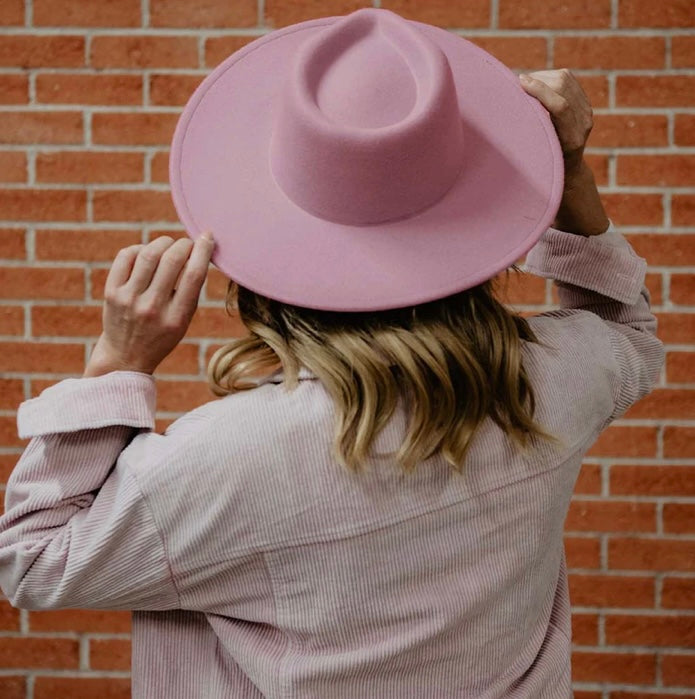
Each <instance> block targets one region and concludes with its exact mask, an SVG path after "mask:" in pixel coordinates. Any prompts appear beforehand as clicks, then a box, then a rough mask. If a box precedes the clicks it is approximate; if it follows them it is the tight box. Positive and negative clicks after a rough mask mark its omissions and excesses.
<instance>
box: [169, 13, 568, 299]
mask: <svg viewBox="0 0 695 699" xmlns="http://www.w3.org/2000/svg"><path fill="white" fill-rule="evenodd" d="M170 179H171V187H172V196H173V199H174V203H175V205H176V209H177V211H178V214H179V216H180V218H181V221H182V222H183V224H184V226H185V227H186V229H187V231H188V235H189V236H190V237H191V238H193V239H196V238H197V237H198V236H200V235H202V233H203V232H205V231H208V230H209V231H211V232H212V233H213V235H214V237H215V239H216V241H217V246H216V249H215V252H214V253H213V256H212V262H213V264H214V265H215V266H216V267H218V268H219V269H220V270H221V271H222V272H223V273H224V274H225V275H227V276H228V277H230V278H232V279H234V280H235V281H237V282H238V283H239V284H241V285H242V286H245V287H247V288H249V289H251V290H253V291H256V292H258V293H260V294H263V295H265V296H268V297H270V298H272V299H276V300H278V301H283V302H285V303H290V304H294V305H297V306H304V307H308V308H316V309H324V310H331V311H371V310H381V309H388V308H399V307H403V306H409V305H413V304H418V303H423V302H426V301H431V300H434V299H438V298H442V297H444V296H448V295H450V294H453V293H455V292H458V291H462V290H464V289H468V288H470V287H472V286H475V285H477V284H480V283H481V282H483V281H485V280H486V279H489V278H491V277H493V276H495V275H496V274H497V273H498V272H500V271H502V270H503V269H505V268H507V267H509V266H510V265H512V264H514V263H515V262H517V261H518V260H519V259H520V258H521V257H523V256H524V255H525V254H526V253H527V252H528V250H529V249H530V248H531V247H533V245H534V244H535V243H536V241H537V240H538V238H539V237H540V236H541V235H542V234H543V232H544V231H545V230H546V229H547V228H548V226H549V225H550V224H551V223H552V221H553V219H554V217H555V215H556V213H557V209H558V207H559V205H560V200H561V197H562V191H563V185H564V165H563V157H562V150H561V148H560V143H559V141H558V138H557V134H556V133H555V128H554V126H553V124H552V121H551V119H550V115H549V113H548V112H547V110H546V109H545V108H544V107H543V105H541V104H540V103H539V102H538V100H536V99H535V98H534V97H531V96H530V95H528V94H526V93H525V92H524V90H523V89H522V87H521V86H520V84H519V80H518V78H517V76H516V75H515V74H514V73H513V72H512V71H511V70H509V69H508V68H507V67H506V66H505V65H504V64H502V63H501V62H500V61H498V60H497V59H496V58H494V56H491V55H490V54H489V53H487V52H486V51H484V50H483V49H481V48H479V47H478V46H476V45H475V44H473V43H472V42H470V41H467V40H466V39H464V38H462V37H460V36H457V35H455V34H453V33H451V32H449V31H447V30H445V29H441V28H438V27H434V26H431V25H428V24H423V23H421V22H416V21H412V20H406V19H404V18H402V17H401V16H399V15H398V14H396V13H394V12H392V11H390V10H385V9H376V8H364V9H360V10H357V11H355V12H352V13H351V14H348V15H344V16H338V17H324V18H321V19H314V20H310V21H306V22H301V23H299V24H294V25H292V26H288V27H285V28H283V29H279V30H276V31H273V32H271V33H269V34H266V35H265V36H262V37H260V38H258V39H256V40H255V41H252V42H251V43H250V44H247V45H246V46H244V47H243V48H242V49H240V50H239V51H236V52H235V53H234V54H232V55H231V56H229V58H227V59H226V60H225V61H224V62H222V63H221V64H220V65H219V66H218V67H217V68H216V69H215V70H214V71H213V72H212V73H211V74H210V75H209V76H208V77H207V78H206V79H205V80H204V81H203V82H202V83H201V85H200V86H199V87H198V89H197V90H196V91H195V93H194V94H193V96H192V97H191V99H190V101H189V102H188V104H187V105H186V107H185V109H184V111H183V114H182V115H181V119H180V121H179V123H178V125H177V128H176V133H175V135H174V140H173V145H172V151H171V158H170Z"/></svg>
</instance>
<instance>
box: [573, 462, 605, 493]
mask: <svg viewBox="0 0 695 699" xmlns="http://www.w3.org/2000/svg"><path fill="white" fill-rule="evenodd" d="M574 492H575V494H577V495H600V494H601V467H600V466H599V465H598V464H587V463H583V464H582V468H581V470H580V471H579V477H578V478H577V482H576V483H575V485H574Z"/></svg>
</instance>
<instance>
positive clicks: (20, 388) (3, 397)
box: [0, 378, 24, 628]
mask: <svg viewBox="0 0 695 699" xmlns="http://www.w3.org/2000/svg"><path fill="white" fill-rule="evenodd" d="M23 400H24V382H23V381H22V379H3V378H0V409H2V410H14V409H15V408H16V407H17V406H18V405H19V404H20V403H21V402H22V401H23ZM1 611H2V608H1V607H0V612H1ZM0 616H1V615H0ZM0 628H1V626H0Z"/></svg>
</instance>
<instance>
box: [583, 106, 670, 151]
mask: <svg viewBox="0 0 695 699" xmlns="http://www.w3.org/2000/svg"><path fill="white" fill-rule="evenodd" d="M593 119H594V126H593V129H592V130H591V134H590V136H589V140H588V142H587V148H635V147H640V146H667V145H668V119H667V117H666V115H665V114H594V117H593Z"/></svg>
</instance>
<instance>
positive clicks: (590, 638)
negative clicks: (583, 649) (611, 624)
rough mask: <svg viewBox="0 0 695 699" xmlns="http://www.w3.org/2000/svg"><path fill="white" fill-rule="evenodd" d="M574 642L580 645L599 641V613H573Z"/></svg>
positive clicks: (589, 644)
mask: <svg viewBox="0 0 695 699" xmlns="http://www.w3.org/2000/svg"><path fill="white" fill-rule="evenodd" d="M572 643H576V644H578V645H580V646H593V645H595V644H597V643H598V614H577V613H576V612H575V613H573V614H572Z"/></svg>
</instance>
